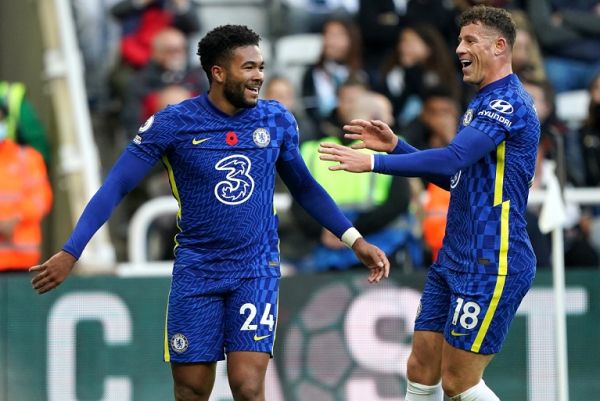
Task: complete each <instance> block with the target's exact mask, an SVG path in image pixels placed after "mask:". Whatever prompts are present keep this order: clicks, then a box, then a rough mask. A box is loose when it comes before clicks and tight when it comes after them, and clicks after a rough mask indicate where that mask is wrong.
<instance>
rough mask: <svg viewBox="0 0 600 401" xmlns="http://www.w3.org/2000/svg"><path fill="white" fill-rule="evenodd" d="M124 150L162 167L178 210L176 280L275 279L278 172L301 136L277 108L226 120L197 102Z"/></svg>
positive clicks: (164, 114) (158, 117)
mask: <svg viewBox="0 0 600 401" xmlns="http://www.w3.org/2000/svg"><path fill="white" fill-rule="evenodd" d="M128 150H129V151H131V152H133V153H135V154H136V155H137V156H139V157H140V158H142V159H144V160H146V161H148V162H151V163H155V162H157V161H158V160H161V161H162V162H163V164H164V166H165V167H166V169H167V171H168V174H169V178H170V182H171V189H172V191H173V195H174V196H175V198H176V199H177V201H178V203H179V211H178V213H177V226H178V228H179V233H178V234H177V235H176V237H175V265H174V269H173V272H174V273H177V272H180V271H182V269H185V270H186V271H188V272H192V273H195V274H198V275H201V276H203V277H212V278H221V277H227V278H236V277H239V278H242V277H273V276H279V275H280V269H279V238H278V234H277V224H278V221H277V220H278V219H277V216H276V213H275V209H274V206H273V192H274V188H275V172H276V170H275V164H276V162H277V160H278V159H279V158H283V159H284V160H290V159H291V158H293V157H295V155H297V154H298V129H297V124H296V121H295V119H294V117H293V116H292V114H291V113H290V112H288V111H287V110H286V109H285V108H284V107H283V106H282V105H281V104H279V103H278V102H276V101H266V100H259V101H258V104H257V105H256V106H255V107H252V108H248V109H244V110H242V111H240V112H239V113H237V114H236V115H234V116H229V115H227V114H225V113H223V112H221V111H220V110H219V109H217V108H216V107H215V106H214V105H212V104H211V102H210V100H209V99H208V96H207V95H202V96H199V97H196V98H192V99H189V100H186V101H183V102H181V103H179V104H177V105H174V106H169V107H167V108H166V109H165V110H163V111H160V112H158V113H156V114H155V115H154V116H153V117H151V118H150V119H149V120H148V121H146V123H145V124H144V125H143V126H142V127H141V128H140V131H139V133H138V135H137V136H136V137H135V139H134V140H133V142H132V143H130V144H129V146H128Z"/></svg>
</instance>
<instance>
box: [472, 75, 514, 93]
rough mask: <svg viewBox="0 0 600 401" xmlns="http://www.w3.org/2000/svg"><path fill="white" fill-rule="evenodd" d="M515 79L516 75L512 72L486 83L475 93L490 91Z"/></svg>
mask: <svg viewBox="0 0 600 401" xmlns="http://www.w3.org/2000/svg"><path fill="white" fill-rule="evenodd" d="M515 79H517V76H516V75H515V74H514V73H513V74H508V75H507V76H505V77H504V78H500V79H499V80H497V81H494V82H491V83H489V84H487V85H486V86H484V87H483V88H481V89H480V90H479V91H478V92H477V94H484V93H487V92H491V91H493V90H494V89H496V88H499V87H501V86H505V85H506V84H508V83H509V82H512V81H514V80H515Z"/></svg>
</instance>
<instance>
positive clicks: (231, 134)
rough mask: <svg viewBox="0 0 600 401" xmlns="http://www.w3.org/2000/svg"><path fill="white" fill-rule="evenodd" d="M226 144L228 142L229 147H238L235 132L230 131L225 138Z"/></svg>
mask: <svg viewBox="0 0 600 401" xmlns="http://www.w3.org/2000/svg"><path fill="white" fill-rule="evenodd" d="M225 142H227V145H229V146H235V145H237V143H238V137H237V134H236V133H235V132H233V131H229V132H228V133H227V135H226V136H225Z"/></svg>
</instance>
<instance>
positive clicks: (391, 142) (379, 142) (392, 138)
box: [344, 120, 398, 153]
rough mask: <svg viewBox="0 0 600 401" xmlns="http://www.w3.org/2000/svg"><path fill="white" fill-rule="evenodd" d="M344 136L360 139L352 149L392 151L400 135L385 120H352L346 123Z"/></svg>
mask: <svg viewBox="0 0 600 401" xmlns="http://www.w3.org/2000/svg"><path fill="white" fill-rule="evenodd" d="M344 132H346V134H345V135H344V137H346V138H348V139H354V140H358V141H360V142H359V143H355V144H353V145H352V146H351V147H352V149H364V148H367V149H371V150H374V151H376V152H387V153H390V152H391V151H393V150H394V148H395V147H396V145H397V144H398V137H397V136H396V134H394V131H392V129H391V128H390V127H389V126H388V125H387V124H386V123H384V122H383V121H379V120H371V121H366V120H352V121H350V124H347V125H344Z"/></svg>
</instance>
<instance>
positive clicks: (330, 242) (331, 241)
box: [321, 228, 346, 249]
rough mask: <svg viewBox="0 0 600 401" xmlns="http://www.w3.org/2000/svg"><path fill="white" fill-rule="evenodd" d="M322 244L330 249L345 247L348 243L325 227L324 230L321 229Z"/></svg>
mask: <svg viewBox="0 0 600 401" xmlns="http://www.w3.org/2000/svg"><path fill="white" fill-rule="evenodd" d="M321 244H323V245H324V246H326V247H327V248H329V249H343V248H345V247H346V245H345V244H344V243H343V242H342V241H341V240H340V239H339V238H338V237H336V236H335V234H334V233H332V232H331V231H329V230H327V229H325V228H324V229H323V231H321Z"/></svg>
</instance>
